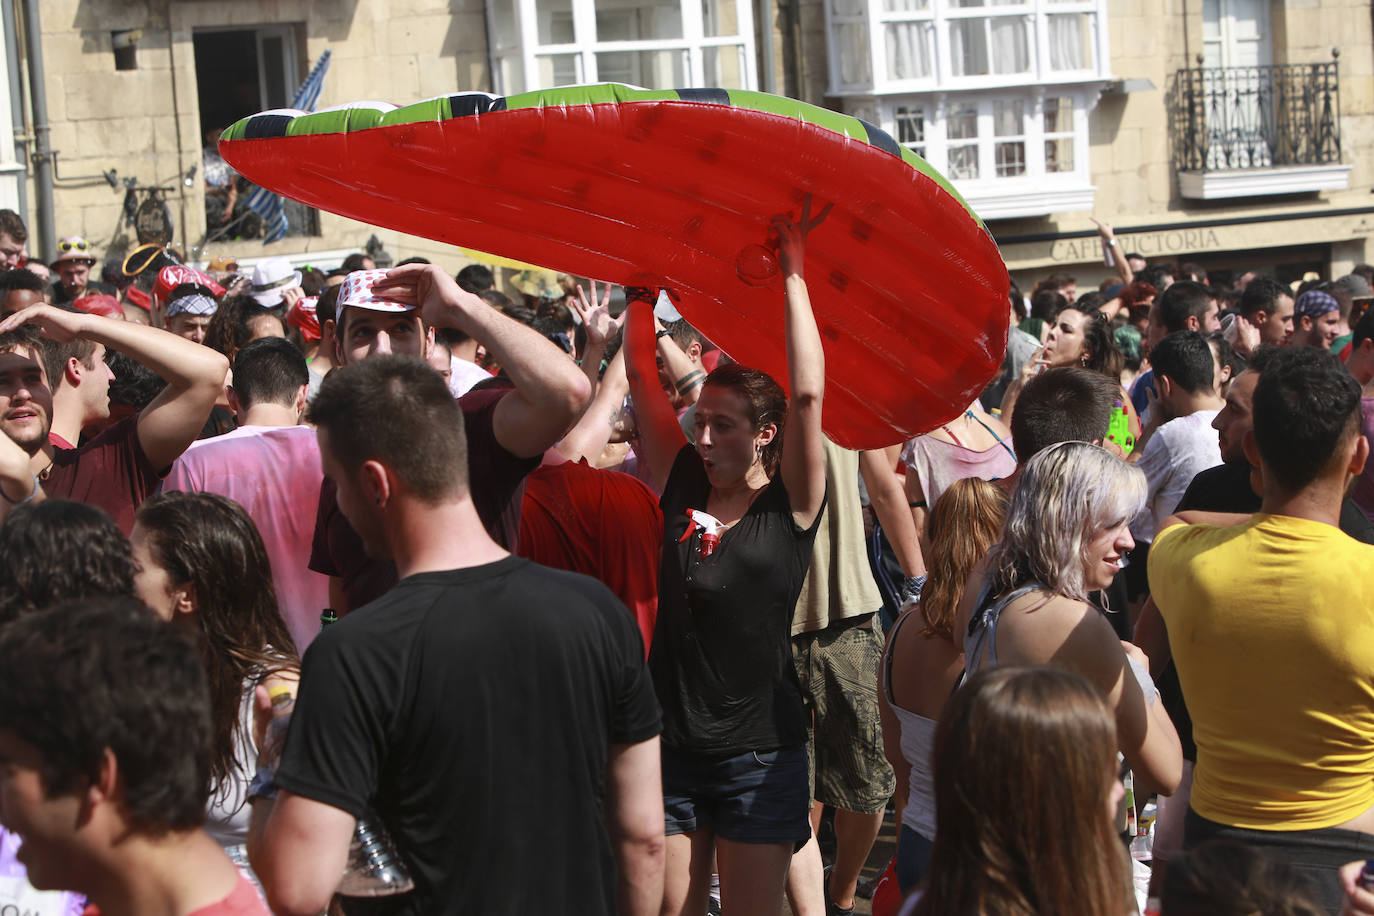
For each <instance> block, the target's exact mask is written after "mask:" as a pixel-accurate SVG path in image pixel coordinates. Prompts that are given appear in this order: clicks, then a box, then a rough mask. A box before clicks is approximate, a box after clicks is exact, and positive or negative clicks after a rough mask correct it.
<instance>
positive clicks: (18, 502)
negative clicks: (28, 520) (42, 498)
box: [0, 471, 38, 506]
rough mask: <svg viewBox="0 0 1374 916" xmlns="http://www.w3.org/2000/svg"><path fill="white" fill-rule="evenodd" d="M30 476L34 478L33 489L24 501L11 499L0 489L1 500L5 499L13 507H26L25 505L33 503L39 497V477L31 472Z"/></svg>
mask: <svg viewBox="0 0 1374 916" xmlns="http://www.w3.org/2000/svg"><path fill="white" fill-rule="evenodd" d="M29 475H30V476H31V477H33V489H32V490H30V491H29V495H28V496H25V497H24V498H23V499H10V498H9V497H8V496H6V495H5V490H4V488H3V487H0V499H3V500H4V501H5V502H7V503H9V504H10V505H11V506H22V505H24V503H31V502H33V498H34V497H35V496H37V495H38V475H37V474H35V473H33V472H32V471H30V472H29Z"/></svg>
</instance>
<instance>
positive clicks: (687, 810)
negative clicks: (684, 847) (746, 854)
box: [662, 744, 811, 848]
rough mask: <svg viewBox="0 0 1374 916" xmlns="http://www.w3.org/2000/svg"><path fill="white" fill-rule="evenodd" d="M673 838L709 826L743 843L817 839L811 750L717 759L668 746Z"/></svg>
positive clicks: (667, 801)
mask: <svg viewBox="0 0 1374 916" xmlns="http://www.w3.org/2000/svg"><path fill="white" fill-rule="evenodd" d="M662 754H663V808H664V815H665V818H666V822H667V834H668V835H669V836H673V835H674V834H679V833H692V832H694V831H697V830H701V829H703V828H709V829H710V830H711V831H712V832H713V833H715V834H716V836H720V837H724V838H725V839H727V840H733V841H735V842H737V843H792V844H794V845H797V846H798V848H800V845H803V844H805V843H806V841H807V840H808V839H810V837H811V822H810V819H809V814H808V811H809V809H810V805H811V798H810V795H811V793H810V791H809V788H808V786H807V772H806V770H807V765H806V746H805V745H800V744H799V745H797V746H796V747H784V748H778V749H776V750H770V751H746V752H745V753H743V754H737V755H735V756H733V757H712V756H704V755H701V754H693V753H691V752H689V751H681V750H678V749H676V748H670V747H664V748H663V751H662Z"/></svg>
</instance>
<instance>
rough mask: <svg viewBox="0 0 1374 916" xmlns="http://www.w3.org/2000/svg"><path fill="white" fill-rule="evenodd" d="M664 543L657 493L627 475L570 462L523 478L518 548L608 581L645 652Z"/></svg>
mask: <svg viewBox="0 0 1374 916" xmlns="http://www.w3.org/2000/svg"><path fill="white" fill-rule="evenodd" d="M662 549H663V510H661V509H660V508H659V507H658V497H657V496H655V495H654V491H653V490H650V489H649V488H648V486H646V485H645V484H644V483H642V482H641V481H639V480H637V479H635V478H634V477H631V476H630V475H629V474H622V473H621V472H620V471H610V470H604V469H602V468H594V467H592V466H591V465H589V464H587V462H586V461H565V462H563V463H561V464H544V465H542V466H541V467H538V468H536V469H535V470H534V472H533V473H532V474H530V476H529V477H528V478H527V479H526V481H525V498H524V502H523V504H522V506H521V510H520V547H519V549H518V550H517V551H516V553H517V554H519V555H520V556H522V557H525V558H526V559H528V560H533V561H534V562H536V563H539V564H541V565H543V566H552V567H553V568H554V569H566V570H569V571H570V572H577V573H582V574H583V575H585V576H591V577H592V578H594V579H600V580H601V581H602V582H604V583H606V587H607V588H609V589H610V590H611V591H613V592H615V595H616V597H617V598H619V599H620V600H621V601H623V602H625V606H626V607H627V608H629V609H630V613H631V614H633V615H634V618H635V622H636V623H637V624H638V625H639V635H640V636H641V637H642V638H643V639H644V655H645V658H647V657H648V654H649V643H650V642H652V641H653V638H654V621H655V620H656V619H657V618H658V560H659V552H660V551H661V550H662Z"/></svg>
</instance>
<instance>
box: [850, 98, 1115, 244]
mask: <svg viewBox="0 0 1374 916" xmlns="http://www.w3.org/2000/svg"><path fill="white" fill-rule="evenodd" d="M1096 95H1097V90H1096V88H1094V87H1089V88H1086V89H1085V88H1081V87H1061V88H1058V89H1048V88H1041V87H1027V88H1022V89H1018V90H998V91H996V92H958V93H918V94H906V95H896V96H885V97H882V96H879V97H873V96H870V97H855V98H853V99H846V100H845V105H844V108H845V111H846V112H847V113H849V114H852V115H854V116H855V117H861V118H864V119H866V120H871V121H873V122H874V123H876V124H878V125H879V126H880V127H882V128H883V129H884V130H886V131H887V132H888V133H890V134H891V135H892V136H893V137H894V138H895V139H896V140H897V142H898V143H900V144H901V145H903V146H905V147H907V148H908V149H910V150H912V151H913V152H914V153H916V154H917V155H918V156H921V157H922V158H923V159H925V160H926V161H927V162H929V163H930V164H931V165H933V166H935V168H936V169H937V170H939V171H940V173H941V174H943V175H944V176H945V177H947V178H948V179H949V180H950V181H951V182H952V183H953V184H954V186H955V188H956V189H957V190H958V191H959V193H960V194H962V195H963V196H964V198H965V199H966V200H967V201H968V202H969V204H970V206H972V207H973V209H974V211H975V212H976V213H978V215H979V216H981V217H983V218H984V219H999V218H1013V217H1024V216H1043V215H1046V214H1049V213H1057V212H1063V211H1066V210H1084V209H1091V207H1092V201H1093V196H1094V193H1095V189H1094V188H1093V186H1092V182H1091V176H1090V175H1089V173H1088V117H1087V115H1088V111H1089V110H1090V108H1091V103H1092V101H1093V100H1094V99H1095V98H1096Z"/></svg>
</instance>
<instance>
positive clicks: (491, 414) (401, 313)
mask: <svg viewBox="0 0 1374 916" xmlns="http://www.w3.org/2000/svg"><path fill="white" fill-rule="evenodd" d="M436 327H447V328H457V329H458V330H460V331H462V332H464V333H466V334H467V335H468V336H470V337H472V338H473V339H475V340H477V341H479V342H480V343H481V344H482V345H483V346H485V347H486V349H487V352H488V353H490V354H492V356H493V357H494V358H495V359H496V360H497V362H499V363H500V365H501V367H502V371H503V372H504V373H505V374H506V375H508V376H509V377H510V379H511V381H512V382H514V384H515V388H514V390H512V391H509V392H506V391H477V392H471V393H469V394H466V395H464V396H463V397H462V398H461V399H459V401H458V406H459V407H461V408H462V410H463V420H464V426H465V427H466V430H465V431H466V433H467V439H468V475H469V476H470V477H471V479H472V481H473V486H472V495H473V502H474V503H475V504H476V508H477V513H478V516H479V517H480V518H481V519H482V523H483V525H485V526H486V529H487V532H488V533H489V534H490V535H491V536H492V538H493V539H494V540H495V541H496V542H497V543H498V544H500V545H501V546H502V547H504V548H506V549H508V550H513V549H514V548H515V546H516V542H517V540H518V537H519V530H520V500H521V493H522V489H523V485H524V479H525V475H526V474H528V473H529V472H530V471H531V470H533V469H534V468H535V467H537V466H538V464H539V459H540V457H542V456H543V454H544V450H545V449H547V448H548V447H549V446H551V445H553V444H554V443H555V442H556V441H558V439H559V438H560V437H562V435H563V433H564V431H566V430H567V428H568V427H569V426H571V425H572V424H573V422H574V421H575V420H576V419H577V418H578V417H579V416H580V415H581V413H582V410H583V408H584V407H585V406H586V403H587V398H588V394H589V391H588V388H589V385H588V382H587V379H586V376H584V375H583V374H582V371H581V370H580V369H579V368H578V367H577V364H576V363H574V362H573V361H572V360H571V359H569V358H568V357H567V355H566V354H564V353H562V352H561V351H560V350H559V349H558V348H557V347H555V346H554V345H553V344H551V343H550V342H549V341H548V340H546V339H544V338H543V337H542V336H541V335H540V334H538V333H536V332H535V331H534V330H532V329H530V328H527V327H525V326H524V325H522V324H520V323H519V322H516V321H514V320H512V319H510V318H507V317H506V316H505V315H503V314H501V313H500V312H499V311H497V310H496V309H494V308H492V307H491V306H490V305H488V304H487V303H486V302H485V301H484V300H482V299H480V298H479V297H477V296H475V295H473V294H472V293H469V292H467V291H465V290H463V289H461V288H459V286H458V285H457V284H456V283H455V282H454V281H453V278H452V277H450V276H449V275H448V274H446V273H444V271H443V270H441V269H440V268H438V267H436V266H434V265H432V264H408V265H405V266H403V267H399V268H397V269H395V270H392V271H384V270H370V271H354V272H353V273H351V274H349V275H348V278H347V279H346V280H345V281H344V284H343V288H342V289H341V290H340V293H339V305H338V323H337V328H336V332H335V339H336V341H337V344H336V353H335V357H336V362H337V363H338V365H340V366H348V365H352V364H353V363H358V362H362V361H363V360H365V359H369V358H371V357H373V356H379V355H384V354H396V355H398V356H418V357H420V358H421V359H424V358H425V357H426V356H427V355H428V353H429V348H430V345H431V343H432V342H433V339H434V329H435V328H436ZM310 568H311V569H313V570H314V571H315V572H318V573H323V574H324V575H326V576H329V577H330V588H329V599H330V606H331V607H332V608H334V610H335V611H336V612H338V613H339V614H340V615H342V614H346V613H348V612H349V611H351V610H354V609H356V608H359V607H361V606H362V605H364V604H367V603H368V602H370V601H372V600H373V599H376V598H379V597H381V595H383V594H384V593H385V592H386V591H387V590H388V589H390V588H391V587H392V586H393V585H395V584H396V568H395V566H394V565H393V564H392V563H391V562H390V561H388V560H376V559H372V558H370V557H368V555H367V552H366V550H365V549H364V548H363V543H362V540H361V539H360V538H359V537H358V535H357V533H356V532H354V530H353V528H352V527H351V526H350V525H349V524H348V520H347V519H346V518H344V516H343V513H342V512H340V511H339V506H338V499H337V496H336V493H335V489H334V485H333V484H332V483H331V482H330V481H328V480H326V481H325V482H324V484H323V486H322V487H321V489H320V506H319V512H318V514H317V515H316V517H315V543H314V549H313V550H312V551H311V554H310Z"/></svg>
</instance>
